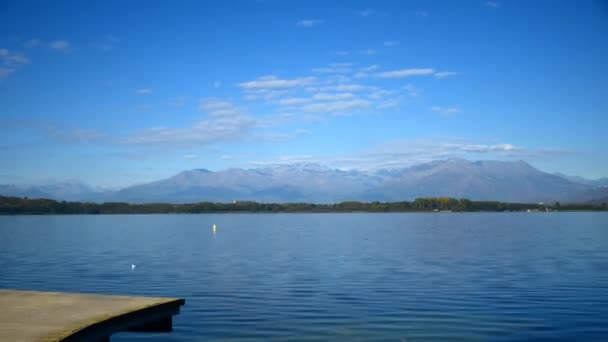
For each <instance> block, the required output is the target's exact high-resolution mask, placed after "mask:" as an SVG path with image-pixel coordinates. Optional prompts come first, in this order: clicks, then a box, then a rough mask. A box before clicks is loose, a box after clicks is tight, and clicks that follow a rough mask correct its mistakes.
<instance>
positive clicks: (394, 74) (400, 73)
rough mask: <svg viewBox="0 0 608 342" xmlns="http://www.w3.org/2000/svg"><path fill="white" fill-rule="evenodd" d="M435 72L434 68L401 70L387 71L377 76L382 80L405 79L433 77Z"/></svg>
mask: <svg viewBox="0 0 608 342" xmlns="http://www.w3.org/2000/svg"><path fill="white" fill-rule="evenodd" d="M434 72H435V70H434V69H432V68H424V69H401V70H393V71H385V72H381V73H378V74H376V76H378V77H380V78H404V77H411V76H424V75H431V74H433V73H434Z"/></svg>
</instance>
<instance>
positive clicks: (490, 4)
mask: <svg viewBox="0 0 608 342" xmlns="http://www.w3.org/2000/svg"><path fill="white" fill-rule="evenodd" d="M486 6H487V7H490V8H498V7H500V3H499V2H498V1H486Z"/></svg>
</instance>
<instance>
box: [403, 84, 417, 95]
mask: <svg viewBox="0 0 608 342" xmlns="http://www.w3.org/2000/svg"><path fill="white" fill-rule="evenodd" d="M403 89H404V90H405V91H407V94H408V95H409V96H412V97H416V96H418V94H419V93H420V90H419V89H418V88H416V87H415V86H414V85H413V84H409V83H408V84H406V85H405V86H403Z"/></svg>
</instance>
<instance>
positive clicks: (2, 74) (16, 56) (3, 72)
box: [0, 49, 30, 79]
mask: <svg viewBox="0 0 608 342" xmlns="http://www.w3.org/2000/svg"><path fill="white" fill-rule="evenodd" d="M29 63H30V60H29V58H27V56H25V55H23V54H21V53H14V52H11V51H9V50H8V49H0V79H3V78H6V77H8V76H10V75H11V74H12V73H13V72H15V71H16V70H17V69H19V68H20V67H21V66H23V65H25V64H29Z"/></svg>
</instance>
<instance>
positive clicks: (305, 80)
mask: <svg viewBox="0 0 608 342" xmlns="http://www.w3.org/2000/svg"><path fill="white" fill-rule="evenodd" d="M313 81H314V77H301V78H294V79H280V78H278V77H276V76H263V77H260V78H258V79H256V80H254V81H249V82H243V83H239V84H238V86H239V87H241V88H243V89H245V90H257V89H286V88H294V87H300V86H305V85H308V84H310V83H312V82H313Z"/></svg>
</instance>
